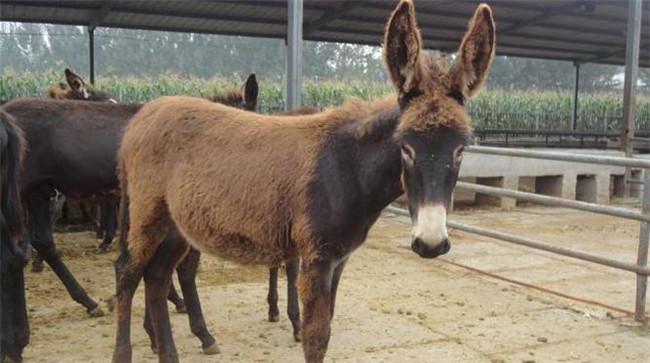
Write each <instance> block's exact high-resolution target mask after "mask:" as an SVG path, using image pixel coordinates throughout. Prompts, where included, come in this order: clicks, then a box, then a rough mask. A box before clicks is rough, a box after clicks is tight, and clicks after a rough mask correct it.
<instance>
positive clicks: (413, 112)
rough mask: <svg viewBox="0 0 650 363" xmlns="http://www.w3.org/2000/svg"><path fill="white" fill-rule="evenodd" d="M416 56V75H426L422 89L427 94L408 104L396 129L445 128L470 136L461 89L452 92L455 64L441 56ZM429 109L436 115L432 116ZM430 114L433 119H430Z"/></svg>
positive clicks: (425, 54)
mask: <svg viewBox="0 0 650 363" xmlns="http://www.w3.org/2000/svg"><path fill="white" fill-rule="evenodd" d="M420 56H421V57H420V63H419V67H420V72H421V74H424V75H426V76H425V77H424V79H423V80H422V88H423V89H427V90H429V91H428V92H427V93H426V94H423V95H421V96H418V97H423V100H424V102H411V106H409V107H407V108H406V110H404V114H405V115H406V114H408V115H409V116H410V117H404V118H403V119H404V120H408V121H403V122H400V125H399V127H398V130H400V131H405V130H411V131H426V130H431V129H435V128H449V129H452V130H457V131H459V132H462V133H465V134H470V133H471V132H472V126H471V119H470V117H469V115H468V114H467V111H465V108H464V107H462V106H463V103H464V95H463V93H462V91H461V90H458V91H453V90H454V89H455V87H454V83H453V79H452V77H451V74H452V73H453V70H454V68H455V67H456V64H455V63H450V62H449V57H448V56H447V55H446V54H445V53H437V52H436V53H433V54H431V53H429V54H428V53H424V52H423V53H422V54H421V55H420ZM450 90H451V91H450ZM418 97H415V98H414V100H415V99H417V98H418ZM431 110H438V112H435V113H432V112H431ZM434 114H435V115H436V117H435V118H434V117H431V116H432V115H434Z"/></svg>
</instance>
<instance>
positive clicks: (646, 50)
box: [579, 43, 650, 63]
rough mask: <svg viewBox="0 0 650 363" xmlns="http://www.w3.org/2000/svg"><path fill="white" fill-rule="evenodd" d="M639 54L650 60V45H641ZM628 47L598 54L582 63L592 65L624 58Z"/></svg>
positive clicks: (581, 61) (583, 60)
mask: <svg viewBox="0 0 650 363" xmlns="http://www.w3.org/2000/svg"><path fill="white" fill-rule="evenodd" d="M639 48H640V49H639V54H640V56H641V57H643V56H647V57H649V58H650V43H645V44H641V45H640V47H639ZM625 50H626V46H622V47H618V48H616V49H615V50H612V51H610V52H606V53H600V54H597V55H596V56H595V57H591V58H587V59H581V60H579V61H580V63H592V62H596V61H600V60H607V59H609V58H612V57H615V56H619V57H622V56H623V55H625Z"/></svg>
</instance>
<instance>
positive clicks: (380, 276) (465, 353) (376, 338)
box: [24, 207, 650, 363]
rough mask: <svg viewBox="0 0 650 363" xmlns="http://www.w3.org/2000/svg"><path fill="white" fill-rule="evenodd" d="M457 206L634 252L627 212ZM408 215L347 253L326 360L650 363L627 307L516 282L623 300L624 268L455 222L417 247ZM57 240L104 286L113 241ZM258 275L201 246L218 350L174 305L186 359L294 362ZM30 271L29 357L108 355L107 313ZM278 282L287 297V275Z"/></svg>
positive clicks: (509, 226)
mask: <svg viewBox="0 0 650 363" xmlns="http://www.w3.org/2000/svg"><path fill="white" fill-rule="evenodd" d="M453 219H455V220H458V221H463V222H467V223H471V224H477V225H481V226H485V227H489V228H494V229H499V230H503V231H511V232H512V231H514V232H516V233H518V234H523V235H528V236H535V238H538V239H540V240H544V241H547V242H552V243H557V244H558V245H563V246H565V247H571V248H575V249H580V250H585V251H590V252H593V253H600V254H603V255H606V256H616V257H617V258H620V259H622V260H625V261H634V259H635V257H634V256H635V250H636V249H635V246H636V238H637V235H638V228H639V227H638V224H636V223H633V222H627V221H622V220H617V219H613V218H610V217H604V216H597V215H591V214H584V213H578V212H573V211H568V210H564V209H550V208H531V207H526V208H518V209H516V210H514V211H507V212H504V211H498V210H480V211H467V210H466V211H460V212H455V213H454V216H453ZM405 222H406V223H405ZM407 223H408V220H406V219H404V218H402V217H397V216H394V215H391V214H386V215H384V216H383V217H382V218H381V219H380V221H379V222H378V223H377V225H376V226H375V227H374V228H373V230H372V231H371V233H370V237H369V240H368V241H367V242H366V244H365V245H364V246H362V247H361V248H360V249H359V250H358V251H357V252H355V253H354V254H353V255H352V257H351V259H350V262H349V263H348V266H347V267H346V270H345V272H344V274H343V278H342V283H341V286H340V288H339V297H338V299H337V306H336V316H335V318H334V322H333V326H332V328H333V333H332V338H331V341H330V349H329V352H328V357H327V358H328V361H331V362H650V329H649V328H648V327H642V326H639V325H638V324H635V323H634V322H633V321H632V319H631V318H630V317H629V316H627V315H626V314H624V313H620V312H617V311H615V310H612V309H607V308H605V307H602V306H597V305H594V304H590V303H584V302H580V301H577V300H576V299H573V298H567V297H559V296H557V295H554V294H553V293H549V292H543V291H540V290H538V289H535V288H531V287H526V286H522V285H521V284H518V283H516V282H513V281H518V282H523V283H528V284H532V285H535V286H538V287H542V288H545V289H549V290H550V291H554V292H559V293H563V294H567V295H569V296H570V297H575V298H581V299H588V300H594V301H598V302H601V303H603V304H607V305H611V306H614V307H617V308H620V309H624V310H632V309H633V302H634V286H635V279H634V275H633V274H631V273H626V272H618V271H617V270H613V269H609V268H607V267H602V266H597V265H593V264H588V263H583V262H580V261H575V260H571V259H567V258H561V257H557V256H554V255H550V254H547V253H543V252H538V251H533V250H530V249H526V248H522V247H517V246H513V245H510V244H507V243H503V242H497V241H494V240H489V239H483V238H478V237H476V236H472V235H468V234H465V233H461V232H454V233H453V234H452V236H453V242H452V250H451V252H450V253H449V254H448V255H446V256H444V258H441V259H436V260H424V259H420V258H419V257H417V256H416V255H415V254H414V253H412V252H411V251H410V250H409V249H408V247H407V246H408V244H409V239H408V232H409V226H408V224H407ZM56 239H57V243H58V246H59V250H60V252H61V253H62V255H63V256H64V259H65V261H66V263H67V264H68V266H69V267H70V269H71V270H72V271H73V273H74V274H75V276H77V278H78V279H79V281H80V282H81V283H82V285H84V286H85V287H86V288H87V290H88V292H89V294H90V295H91V296H93V297H94V298H96V299H106V298H108V297H109V296H110V295H111V294H112V293H113V290H114V276H113V268H112V261H113V260H114V259H115V258H116V253H115V252H112V253H108V254H101V255H100V254H96V253H95V246H96V244H97V241H96V240H95V239H94V238H93V235H92V233H90V232H74V233H65V234H57V236H56ZM472 269H478V270H479V271H476V270H472ZM484 272H485V273H490V274H492V275H494V276H490V275H487V274H485V273H484ZM495 276H496V277H495ZM499 277H503V278H508V279H510V281H504V280H503V279H501V278H499ZM266 278H267V272H266V270H265V269H264V268H259V269H250V268H243V267H240V266H237V265H234V264H231V263H228V262H224V261H221V260H219V259H216V258H214V257H204V258H203V261H202V266H201V270H200V274H199V294H200V296H201V298H202V302H203V307H204V312H205V315H206V318H207V323H208V327H209V329H210V330H211V332H212V333H213V334H214V335H215V337H216V338H217V341H218V342H219V345H220V348H221V351H222V352H221V354H219V355H216V356H204V355H202V353H201V350H200V348H199V341H198V339H196V338H195V337H193V336H192V334H191V332H190V330H189V326H188V324H187V316H186V315H183V314H178V313H175V312H172V313H171V317H172V324H173V327H174V333H175V337H176V344H177V348H178V350H179V353H180V358H181V360H182V361H184V362H299V361H301V359H302V351H301V348H300V346H299V344H297V343H294V342H293V338H292V335H291V329H290V324H289V321H288V320H287V318H286V315H284V314H282V316H281V320H280V322H278V323H269V322H267V321H266V310H267V306H266V292H267V290H266ZM27 279H28V281H27V285H28V287H29V290H28V304H29V306H30V310H29V314H30V319H31V327H32V342H31V344H30V345H29V347H28V348H27V350H26V351H25V354H24V357H25V362H27V363H35V362H87V363H90V362H109V361H110V357H111V353H112V348H113V343H114V334H115V332H114V324H113V321H114V315H113V314H112V313H109V314H107V315H106V316H104V317H100V318H90V317H88V316H87V315H86V313H85V311H84V309H83V308H81V307H80V306H79V305H77V304H76V303H74V302H73V301H72V300H71V299H70V298H69V297H68V296H67V294H66V292H65V290H64V289H63V286H62V285H61V283H60V282H59V281H58V279H57V278H56V276H55V275H54V274H53V273H52V272H51V270H50V269H49V268H47V267H46V269H45V271H44V272H43V273H40V274H34V273H31V272H28V273H27ZM280 286H281V289H282V292H281V294H280V304H281V310H283V309H284V307H285V306H286V294H285V293H284V279H282V281H281V284H280ZM142 290H143V289H142V287H141V288H140V289H139V290H138V293H137V295H136V300H135V304H134V324H133V329H132V331H133V346H134V362H155V361H157V360H156V357H155V356H154V355H153V354H152V352H151V351H150V349H149V343H148V339H147V337H146V335H145V334H144V331H143V329H142V328H141V321H142V315H143V314H142V313H143V291H142ZM102 305H103V306H104V309H106V306H105V305H104V303H102ZM170 311H171V309H170Z"/></svg>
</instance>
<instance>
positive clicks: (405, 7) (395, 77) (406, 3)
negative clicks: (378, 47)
mask: <svg viewBox="0 0 650 363" xmlns="http://www.w3.org/2000/svg"><path fill="white" fill-rule="evenodd" d="M421 44H422V38H421V37H420V30H419V29H418V26H417V24H416V19H415V6H414V5H413V3H412V2H411V0H402V1H401V2H400V3H399V4H398V5H397V7H396V8H395V10H394V11H393V13H392V14H391V16H390V19H389V20H388V23H387V24H386V30H385V35H384V47H383V53H384V62H385V63H386V68H387V69H388V73H389V74H390V79H391V81H392V82H393V84H394V85H395V87H396V88H397V91H398V92H399V93H400V96H401V95H404V94H407V93H409V92H411V91H413V90H415V88H416V87H417V86H418V81H419V79H418V78H419V77H420V74H419V73H420V72H419V69H418V60H419V57H420V48H421Z"/></svg>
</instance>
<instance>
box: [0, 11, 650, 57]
mask: <svg viewBox="0 0 650 363" xmlns="http://www.w3.org/2000/svg"><path fill="white" fill-rule="evenodd" d="M482 2H487V3H489V4H490V5H491V6H492V8H493V10H494V14H495V18H496V21H497V54H498V55H507V56H518V57H535V58H547V59H558V60H570V61H576V62H580V63H582V62H593V63H607V64H624V63H625V32H626V26H627V3H628V2H627V1H624V0H580V1H574V0H571V1H570V0H545V1H516V0H488V1H482ZM395 3H396V1H394V0H372V1H370V0H362V1H344V0H328V1H322V0H321V1H319V0H304V30H303V31H304V39H306V40H322V41H336V42H350V43H362V44H371V45H379V44H380V42H381V40H382V34H383V29H384V24H385V22H386V18H387V16H388V14H389V13H390V11H391V10H392V8H393V7H394V5H395ZM478 3H479V1H476V0H455V1H454V0H437V1H432V0H427V1H422V0H420V1H417V0H416V8H417V12H418V22H419V24H420V27H421V29H422V35H423V37H424V42H425V46H426V47H428V48H432V49H439V50H444V51H455V48H456V47H457V46H458V43H459V41H460V38H461V36H462V34H463V32H464V31H465V28H466V26H467V20H468V19H469V17H470V16H471V14H472V13H473V11H474V9H475V8H476V5H477V4H478ZM0 20H3V21H18V22H32V23H53V24H68V25H90V26H98V27H118V28H130V29H146V30H163V31H180V32H197V33H211V34H226V35H242V36H253V37H269V38H285V37H286V20H287V9H286V0H263V1H259V0H249V1H248V0H239V1H209V0H185V1H166V0H163V1H98V0H87V1H60V0H59V1H54V0H52V1H48V0H42V1H41V0H35V1H31V0H2V1H0ZM641 33H642V35H641V51H640V59H639V64H640V66H642V67H650V1H644V3H643V14H642V25H641Z"/></svg>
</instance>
